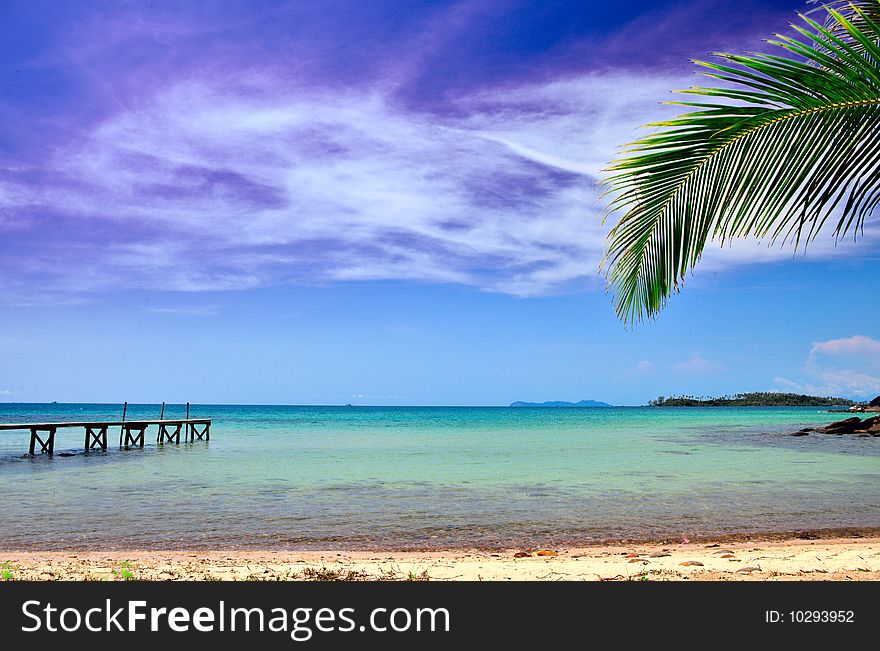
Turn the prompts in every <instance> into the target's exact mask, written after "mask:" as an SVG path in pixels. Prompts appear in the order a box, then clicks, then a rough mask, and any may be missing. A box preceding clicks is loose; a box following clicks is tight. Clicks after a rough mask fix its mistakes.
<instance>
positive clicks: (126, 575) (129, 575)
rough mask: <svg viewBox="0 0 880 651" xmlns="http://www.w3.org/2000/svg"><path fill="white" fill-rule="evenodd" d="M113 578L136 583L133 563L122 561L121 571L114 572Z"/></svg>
mask: <svg viewBox="0 0 880 651" xmlns="http://www.w3.org/2000/svg"><path fill="white" fill-rule="evenodd" d="M112 572H113V576H115V577H116V578H117V579H120V580H122V581H134V580H135V577H134V565H133V564H132V562H131V561H128V560H126V561H122V565H121V566H120V568H119V571H116V570H112Z"/></svg>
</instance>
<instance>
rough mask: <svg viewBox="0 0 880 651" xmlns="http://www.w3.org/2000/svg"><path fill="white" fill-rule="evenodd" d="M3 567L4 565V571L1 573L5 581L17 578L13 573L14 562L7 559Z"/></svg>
mask: <svg viewBox="0 0 880 651" xmlns="http://www.w3.org/2000/svg"><path fill="white" fill-rule="evenodd" d="M2 567H3V571H2V573H0V575H2V577H3V580H4V581H12V580H13V579H14V578H15V574H13V569H14V568H13V567H12V563H10V562H9V561H6V562H5V563H3V565H2Z"/></svg>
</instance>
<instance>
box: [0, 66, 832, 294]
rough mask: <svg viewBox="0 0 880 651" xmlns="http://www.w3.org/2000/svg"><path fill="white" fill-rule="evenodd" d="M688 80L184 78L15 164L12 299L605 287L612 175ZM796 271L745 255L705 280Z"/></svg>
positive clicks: (5, 174)
mask: <svg viewBox="0 0 880 651" xmlns="http://www.w3.org/2000/svg"><path fill="white" fill-rule="evenodd" d="M682 85H686V82H685V79H684V78H680V77H675V76H671V77H664V76H662V75H657V74H648V73H625V72H606V73H602V74H598V73H597V74H588V75H581V76H577V77H571V78H567V79H562V80H551V81H544V82H539V83H533V84H523V85H519V86H510V87H505V88H501V89H494V90H491V91H489V90H486V91H479V92H476V93H472V94H470V95H467V96H463V97H459V98H457V99H455V100H454V102H453V103H454V108H453V110H450V111H448V112H446V113H443V114H437V113H425V112H419V111H417V110H414V109H411V108H407V107H405V106H403V105H401V104H399V103H397V102H395V101H394V99H393V96H392V95H390V94H389V93H387V92H385V91H383V90H382V87H381V85H375V86H374V87H371V88H357V89H351V90H346V89H325V88H315V87H311V86H309V87H306V86H302V87H298V86H296V84H291V83H289V82H286V81H285V80H282V79H278V78H275V77H272V76H269V75H267V74H258V73H251V74H250V75H245V76H241V77H238V78H236V79H235V80H233V79H228V78H222V79H216V78H210V77H204V78H196V79H188V80H186V81H182V82H180V83H178V84H176V85H173V86H172V87H170V88H167V89H165V90H163V91H161V92H159V93H156V94H154V95H151V96H149V97H146V98H144V99H139V100H138V101H137V102H135V103H134V104H133V105H128V106H125V107H124V108H122V109H121V110H119V111H118V112H117V113H115V114H114V115H112V116H110V117H108V118H107V119H106V120H104V121H103V122H101V123H100V124H98V125H96V126H95V127H94V128H92V129H91V130H90V131H87V132H86V133H85V134H84V135H83V136H82V137H81V138H77V139H74V140H71V141H70V142H68V143H67V144H66V145H64V146H60V147H58V148H57V150H56V153H55V154H54V156H52V157H50V159H49V160H48V161H47V162H46V163H45V164H43V165H42V166H32V167H27V166H21V165H18V166H14V167H7V168H5V169H4V168H0V235H2V236H4V239H5V240H6V241H7V242H8V243H9V246H7V247H4V250H3V251H2V252H0V287H2V291H3V292H4V293H5V294H7V295H13V296H18V297H21V296H25V297H27V300H35V299H34V295H35V294H40V293H43V294H45V293H51V292H55V293H56V294H67V295H70V294H74V295H75V294H80V293H83V292H97V291H103V290H110V289H114V288H119V287H125V288H149V289H164V290H175V291H206V290H233V289H248V288H255V287H264V286H272V285H280V284H287V283H304V284H320V283H327V282H345V281H364V280H407V281H420V282H429V283H457V284H466V285H471V286H474V287H477V288H479V289H482V290H485V291H492V292H503V293H508V294H513V295H517V296H535V295H542V294H550V293H558V292H567V291H583V290H590V289H599V288H601V287H602V286H603V280H602V278H600V277H599V274H598V271H597V267H598V263H599V260H600V258H601V255H602V250H603V244H604V237H605V234H606V232H607V230H608V227H607V226H603V225H601V224H600V222H599V213H600V210H601V207H602V205H601V203H600V202H599V201H598V197H599V188H598V186H597V178H598V176H599V174H600V173H601V169H602V168H603V166H604V165H605V164H606V163H607V161H608V160H610V159H611V158H612V157H613V156H614V153H615V149H616V147H617V146H618V145H619V144H620V143H622V142H626V141H629V140H632V139H634V138H635V137H637V136H638V135H639V132H638V129H637V126H638V125H639V124H642V123H644V122H646V121H648V120H651V119H654V118H657V117H660V116H661V115H668V114H669V111H670V108H669V107H658V106H657V105H656V100H657V98H660V97H663V96H664V95H665V93H666V90H667V89H669V88H673V87H679V86H682ZM672 110H673V111H674V110H675V109H672ZM814 252H815V251H814ZM833 253H834V251H833V250H830V251H829V250H825V249H820V250H819V251H818V254H819V255H830V254H833ZM790 256H791V254H790V253H789V252H785V251H778V250H772V249H767V248H766V247H758V246H750V245H745V244H735V245H734V246H733V247H732V248H730V249H728V250H725V251H724V252H723V254H719V255H717V256H716V255H715V254H714V253H713V252H712V251H709V252H707V255H706V261H705V263H704V266H705V267H706V268H710V269H723V268H727V267H730V266H731V265H736V264H743V263H754V262H758V261H769V260H778V259H782V258H788V257H790ZM35 288H41V289H40V290H39V291H35Z"/></svg>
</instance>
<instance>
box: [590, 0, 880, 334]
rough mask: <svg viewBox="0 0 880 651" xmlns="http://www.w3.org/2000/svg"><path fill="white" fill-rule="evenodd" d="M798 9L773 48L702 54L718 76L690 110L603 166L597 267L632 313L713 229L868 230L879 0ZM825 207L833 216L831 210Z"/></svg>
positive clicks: (785, 238) (633, 317) (655, 304)
mask: <svg viewBox="0 0 880 651" xmlns="http://www.w3.org/2000/svg"><path fill="white" fill-rule="evenodd" d="M822 10H823V11H824V12H827V13H826V14H825V16H826V20H825V21H824V22H823V23H820V22H817V21H815V20H813V19H811V18H810V17H809V16H808V15H801V19H802V20H803V21H804V25H802V26H794V27H795V29H796V30H797V32H798V34H797V35H796V36H795V37H789V36H783V35H777V38H776V40H771V41H769V43H771V44H772V45H773V46H774V47H773V48H771V50H772V51H771V52H768V53H752V54H750V55H748V56H736V55H731V54H717V55H715V56H716V57H718V58H720V59H721V61H720V62H718V63H707V62H703V61H696V62H695V63H697V64H698V65H700V66H702V68H703V69H707V70H706V71H705V72H704V73H703V74H705V75H707V76H709V77H712V78H715V79H717V80H720V81H721V82H722V84H721V85H719V86H718V87H714V88H702V87H695V88H691V89H690V90H685V91H679V92H683V93H688V94H690V95H696V96H699V97H698V98H697V99H696V101H683V102H671V103H673V104H679V105H682V106H687V107H689V109H690V110H691V111H690V112H689V113H686V114H684V115H681V116H679V117H678V118H675V119H673V120H669V121H666V122H658V123H654V124H651V125H648V126H649V127H656V128H657V129H656V130H655V131H654V132H653V133H651V134H650V135H647V136H645V137H643V138H641V139H639V140H637V141H636V142H634V143H632V144H631V145H629V146H628V148H627V149H625V150H624V151H623V153H622V154H621V157H620V158H619V159H618V160H616V161H615V162H613V163H612V164H611V166H610V168H609V170H608V172H609V175H608V176H607V177H606V178H605V179H604V181H603V183H605V185H606V187H607V192H606V193H607V194H610V195H611V201H610V204H609V208H608V210H609V212H611V213H613V212H617V211H620V212H623V216H622V217H621V219H620V221H619V222H618V223H617V225H616V226H615V227H614V229H613V230H612V231H611V233H610V234H609V235H608V240H607V243H606V251H605V258H604V259H603V262H602V264H603V268H605V269H607V278H608V284H609V289H610V290H611V291H612V292H613V293H614V294H615V308H616V311H617V314H618V316H619V317H620V318H621V319H622V320H623V321H624V322H633V321H639V320H641V319H643V318H645V317H653V316H655V315H656V314H657V313H658V312H659V311H660V310H661V309H662V308H663V306H664V305H665V304H666V302H667V300H668V298H669V297H670V296H671V295H672V293H673V292H675V291H678V289H679V287H680V285H681V283H682V281H683V280H684V277H685V275H686V274H687V273H688V271H690V270H691V269H693V267H694V265H696V263H697V262H698V261H699V259H700V256H701V255H702V252H703V249H704V247H705V245H706V242H707V241H708V240H709V239H710V238H711V239H714V240H717V241H719V242H720V243H721V244H725V243H729V242H730V240H731V239H732V238H737V237H746V236H757V237H759V238H767V239H769V240H770V242H771V243H772V242H776V241H777V240H780V241H781V242H782V243H783V244H788V245H790V246H793V247H794V249H795V250H797V249H798V248H800V247H803V246H806V244H807V243H809V242H810V241H811V240H813V239H814V238H815V237H816V235H817V233H818V232H819V231H820V230H823V229H824V228H825V227H826V224H827V227H828V228H833V234H834V236H835V237H836V238H841V237H844V236H846V235H847V234H852V235H853V236H855V235H856V234H857V233H859V232H861V229H862V227H863V225H864V222H865V219H866V217H868V216H870V214H871V211H872V210H873V209H874V208H875V207H876V206H877V204H878V202H880V69H878V62H880V0H870V1H868V0H862V1H860V2H853V3H841V2H836V3H832V5H827V6H824V7H823V9H822ZM829 219H830V221H829Z"/></svg>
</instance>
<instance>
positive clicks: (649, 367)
mask: <svg viewBox="0 0 880 651" xmlns="http://www.w3.org/2000/svg"><path fill="white" fill-rule="evenodd" d="M653 371H654V364H653V363H652V362H650V361H648V360H647V359H643V360H642V361H640V362H639V363H638V364H636V365H635V366H634V367H632V368H630V369H626V370H625V371H622V372H621V373H620V375H621V377H624V378H630V379H633V378H637V377H643V376H645V375H649V374H651V373H652V372H653Z"/></svg>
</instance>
